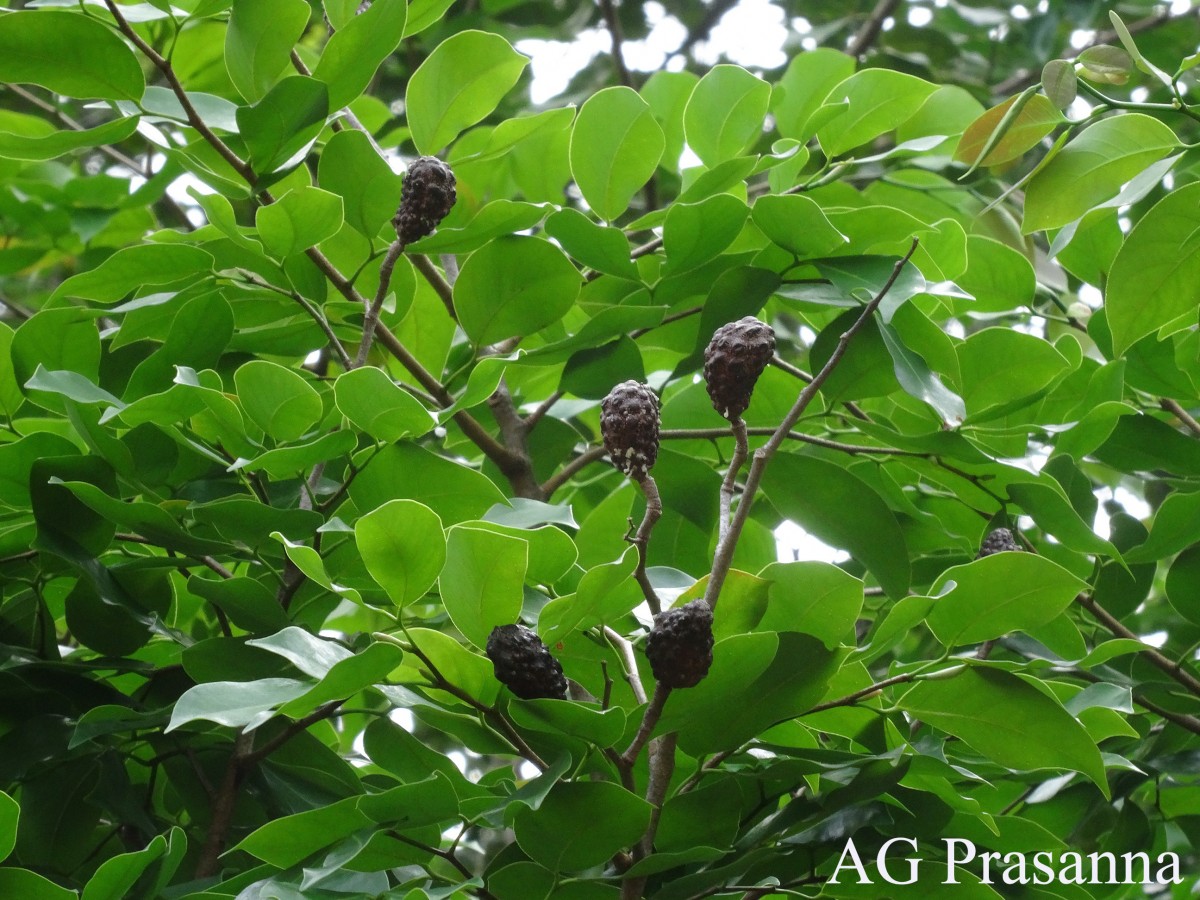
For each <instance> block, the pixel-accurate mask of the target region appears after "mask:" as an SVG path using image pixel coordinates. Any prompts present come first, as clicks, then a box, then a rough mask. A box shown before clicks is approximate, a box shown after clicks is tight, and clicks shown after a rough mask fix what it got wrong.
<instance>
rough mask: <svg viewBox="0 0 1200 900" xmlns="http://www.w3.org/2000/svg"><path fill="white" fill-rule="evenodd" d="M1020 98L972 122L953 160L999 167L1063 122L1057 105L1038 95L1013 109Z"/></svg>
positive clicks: (1030, 96) (972, 166) (1004, 103)
mask: <svg viewBox="0 0 1200 900" xmlns="http://www.w3.org/2000/svg"><path fill="white" fill-rule="evenodd" d="M1066 65H1067V67H1068V69H1070V64H1069V63H1067V64H1066ZM1071 71H1072V72H1073V70H1071ZM1020 100H1021V97H1019V96H1018V97H1010V98H1009V99H1007V100H1005V101H1004V102H1003V103H1001V104H1000V105H999V106H993V107H992V108H991V109H989V110H988V111H987V112H985V113H984V114H983V115H981V116H980V117H979V118H978V119H976V120H975V121H974V122H972V123H971V124H970V126H968V128H967V130H966V131H964V132H963V135H962V139H961V140H960V141H959V142H958V149H956V150H955V151H954V159H955V160H957V161H958V162H961V163H966V164H967V165H969V166H970V167H971V168H972V169H974V168H977V167H979V166H1002V165H1004V164H1005V163H1009V162H1012V161H1013V160H1014V159H1018V158H1020V157H1021V156H1024V155H1025V153H1027V152H1028V151H1029V150H1032V149H1033V148H1034V147H1036V146H1037V145H1038V144H1039V143H1041V140H1042V138H1044V137H1045V136H1046V135H1048V134H1049V133H1050V132H1051V131H1053V130H1054V129H1055V128H1057V127H1058V126H1059V125H1060V124H1062V122H1063V121H1064V119H1063V116H1062V114H1061V113H1060V112H1059V111H1058V107H1056V105H1055V104H1054V103H1052V102H1051V101H1050V99H1049V98H1047V97H1045V96H1043V95H1042V94H1031V95H1029V96H1028V97H1026V98H1025V100H1024V102H1023V103H1021V106H1020V107H1019V109H1016V106H1015V105H1016V104H1017V103H1018V102H1020ZM1067 105H1068V106H1069V105H1070V102H1069V101H1068V103H1067ZM1014 109H1016V112H1015V113H1013V112H1012V110H1014ZM1001 128H1003V131H1000V129H1001ZM997 132H999V134H998V133H997Z"/></svg>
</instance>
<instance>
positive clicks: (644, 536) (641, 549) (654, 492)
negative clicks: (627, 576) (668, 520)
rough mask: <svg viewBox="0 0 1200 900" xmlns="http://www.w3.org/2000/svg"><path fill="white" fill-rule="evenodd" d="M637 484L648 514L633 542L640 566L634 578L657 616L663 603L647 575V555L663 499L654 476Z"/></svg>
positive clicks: (646, 475) (659, 516)
mask: <svg viewBox="0 0 1200 900" xmlns="http://www.w3.org/2000/svg"><path fill="white" fill-rule="evenodd" d="M637 484H638V487H640V488H641V489H642V493H643V494H644V495H645V496H646V514H645V515H644V516H643V517H642V524H641V525H639V526H638V530H637V533H636V534H635V535H634V536H633V539H632V541H631V543H632V544H633V546H635V547H637V551H638V564H637V569H636V570H635V571H634V577H635V578H636V579H637V583H638V584H639V585H640V586H641V588H642V596H643V597H645V598H646V603H647V604H648V605H649V607H650V612H652V613H653V614H654V615H655V616H657V615H658V614H659V613H661V612H662V602H661V601H660V600H659V599H658V594H656V593H655V591H654V586H653V585H652V584H650V577H649V576H648V575H647V574H646V555H647V552H648V550H649V546H650V533H651V532H652V531H654V526H655V525H656V524H658V520H659V519H660V518H662V511H663V507H662V497H660V496H659V493H658V484H656V483H655V481H654V476H653V475H651V474H650V473H648V472H647V473H646V474H645V475H644V476H643V477H642V478H641V480H639V481H638V483H637Z"/></svg>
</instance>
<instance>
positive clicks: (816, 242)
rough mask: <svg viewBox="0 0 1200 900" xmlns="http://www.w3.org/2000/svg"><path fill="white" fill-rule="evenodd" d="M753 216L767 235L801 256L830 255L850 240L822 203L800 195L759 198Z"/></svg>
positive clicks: (755, 222)
mask: <svg viewBox="0 0 1200 900" xmlns="http://www.w3.org/2000/svg"><path fill="white" fill-rule="evenodd" d="M753 217H754V224H755V225H757V226H758V227H759V228H761V229H762V231H763V233H764V234H765V235H766V236H767V237H769V238H770V239H771V240H772V241H774V242H775V243H776V244H778V245H779V246H780V247H782V248H783V249H785V250H788V251H789V252H791V253H794V254H796V255H797V256H798V257H800V258H802V259H803V258H811V257H814V256H828V255H829V254H831V253H833V252H834V251H836V250H840V249H841V248H842V247H843V246H844V245H845V243H846V240H847V238H846V236H845V235H844V234H842V233H841V232H840V231H838V230H837V229H836V228H834V227H833V225H832V224H830V222H829V219H827V218H826V217H825V213H824V212H822V210H821V207H820V206H818V205H817V204H816V203H814V202H813V201H812V200H811V199H810V198H808V197H804V196H802V195H800V194H790V195H788V196H771V195H769V196H766V197H760V198H759V199H758V200H757V201H755V203H754V210H753Z"/></svg>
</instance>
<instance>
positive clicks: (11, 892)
mask: <svg viewBox="0 0 1200 900" xmlns="http://www.w3.org/2000/svg"><path fill="white" fill-rule="evenodd" d="M0 891H3V892H4V895H5V896H7V897H20V898H21V900H76V898H78V896H79V895H78V894H77V893H76V892H75V891H70V890H67V889H66V888H65V887H62V886H61V885H58V884H55V883H54V882H53V881H51V880H50V879H49V878H46V877H44V876H42V875H39V874H37V873H36V872H31V871H29V869H18V868H15V867H12V866H5V867H4V868H0Z"/></svg>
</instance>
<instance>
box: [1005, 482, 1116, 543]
mask: <svg viewBox="0 0 1200 900" xmlns="http://www.w3.org/2000/svg"><path fill="white" fill-rule="evenodd" d="M1047 481H1050V482H1051V483H1046V482H1047ZM1089 488H1090V485H1089ZM1008 495H1009V496H1010V497H1011V498H1012V499H1013V500H1014V501H1015V502H1017V503H1019V504H1020V505H1021V508H1022V509H1024V510H1025V512H1027V513H1028V514H1029V515H1030V516H1032V517H1033V520H1034V521H1035V522H1036V523H1037V525H1038V527H1039V528H1041V529H1042V530H1043V531H1045V532H1046V533H1047V534H1052V535H1054V537H1056V538H1058V540H1059V541H1061V542H1062V544H1063V546H1065V547H1068V548H1070V549H1071V550H1077V551H1079V552H1080V553H1095V554H1100V555H1104V556H1108V557H1110V558H1112V559H1116V560H1118V561H1120V559H1121V554H1120V553H1118V552H1117V548H1116V547H1114V546H1113V545H1112V544H1111V543H1110V542H1109V541H1106V540H1105V539H1104V538H1102V537H1100V536H1099V535H1097V534H1096V533H1095V532H1094V531H1092V529H1091V526H1090V525H1088V524H1087V522H1085V521H1084V520H1083V519H1082V518H1080V516H1079V514H1078V513H1077V512H1076V511H1075V510H1074V509H1073V508H1072V507H1071V504H1070V501H1068V500H1067V498H1066V497H1065V496H1063V493H1062V491H1061V490H1059V489H1058V487H1057V485H1056V484H1053V483H1052V479H1049V478H1048V477H1047V476H1043V482H1042V483H1040V484H1035V483H1032V482H1021V483H1018V484H1010V485H1009V486H1008Z"/></svg>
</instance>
